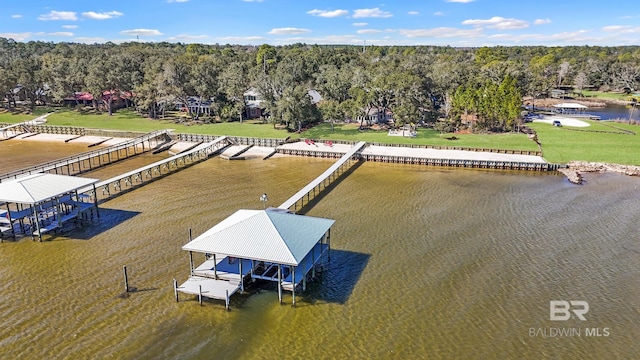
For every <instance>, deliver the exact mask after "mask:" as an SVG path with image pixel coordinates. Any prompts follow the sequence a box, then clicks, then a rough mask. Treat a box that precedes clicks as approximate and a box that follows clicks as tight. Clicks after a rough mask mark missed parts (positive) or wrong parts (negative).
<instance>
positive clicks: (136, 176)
mask: <svg viewBox="0 0 640 360" xmlns="http://www.w3.org/2000/svg"><path fill="white" fill-rule="evenodd" d="M229 144H230V141H229V140H228V138H227V137H226V136H222V137H219V138H217V139H215V140H214V141H211V142H207V143H204V144H200V145H198V146H196V147H194V148H192V149H190V150H188V151H184V152H181V153H180V154H177V155H174V156H172V157H169V158H166V159H164V160H160V161H157V162H154V163H153V164H149V165H146V166H143V167H141V168H138V169H135V170H132V171H129V172H127V173H124V174H121V175H117V176H114V177H112V178H110V179H107V180H104V181H101V182H99V183H97V184H95V186H93V187H87V188H83V189H80V190H78V193H84V194H86V195H89V196H96V198H95V199H98V200H100V201H104V200H106V199H108V198H110V197H112V196H115V195H116V194H118V193H120V192H122V191H126V190H130V189H132V188H135V187H139V186H142V185H145V184H147V183H148V182H149V181H152V180H153V179H155V178H158V177H161V176H165V175H167V174H169V173H172V172H175V171H178V170H181V169H183V168H185V167H187V166H190V165H193V164H195V163H198V162H200V161H202V160H206V159H208V158H209V157H210V156H211V155H213V154H216V153H218V152H219V151H221V150H222V149H224V148H225V147H226V146H228V145H229ZM94 189H95V191H96V194H94Z"/></svg>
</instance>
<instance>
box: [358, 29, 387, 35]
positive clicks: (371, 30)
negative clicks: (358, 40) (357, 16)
mask: <svg viewBox="0 0 640 360" xmlns="http://www.w3.org/2000/svg"><path fill="white" fill-rule="evenodd" d="M381 32H382V30H376V29H361V30H358V31H357V33H358V34H377V33H381Z"/></svg>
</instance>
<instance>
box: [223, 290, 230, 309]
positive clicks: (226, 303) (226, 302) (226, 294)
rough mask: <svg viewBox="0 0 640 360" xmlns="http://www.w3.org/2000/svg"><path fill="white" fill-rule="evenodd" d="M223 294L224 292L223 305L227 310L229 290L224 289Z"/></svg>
mask: <svg viewBox="0 0 640 360" xmlns="http://www.w3.org/2000/svg"><path fill="white" fill-rule="evenodd" d="M224 294H225V297H224V306H225V307H226V308H227V311H228V310H229V290H225V291H224Z"/></svg>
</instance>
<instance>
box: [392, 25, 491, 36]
mask: <svg viewBox="0 0 640 360" xmlns="http://www.w3.org/2000/svg"><path fill="white" fill-rule="evenodd" d="M398 32H399V33H400V34H402V35H404V36H406V37H408V38H416V37H435V38H453V37H465V38H473V37H479V36H481V35H482V29H479V28H476V29H471V30H467V29H457V28H452V27H439V28H433V29H413V30H407V29H401V30H399V31H398Z"/></svg>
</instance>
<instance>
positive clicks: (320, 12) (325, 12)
mask: <svg viewBox="0 0 640 360" xmlns="http://www.w3.org/2000/svg"><path fill="white" fill-rule="evenodd" d="M307 14H309V15H313V16H320V17H325V18H335V17H340V16H346V15H349V11H348V10H341V9H337V10H333V11H329V10H318V9H313V10H310V11H307Z"/></svg>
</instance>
